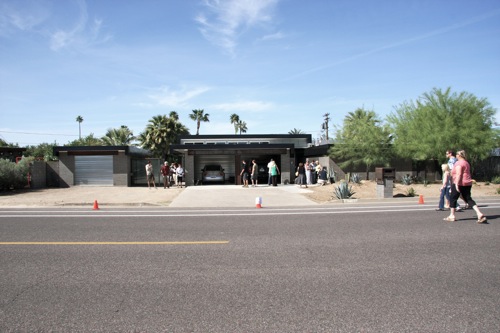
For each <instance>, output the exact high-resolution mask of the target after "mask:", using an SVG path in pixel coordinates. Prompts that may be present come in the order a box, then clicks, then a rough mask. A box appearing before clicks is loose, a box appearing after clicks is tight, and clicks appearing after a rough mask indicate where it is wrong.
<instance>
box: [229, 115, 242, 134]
mask: <svg viewBox="0 0 500 333" xmlns="http://www.w3.org/2000/svg"><path fill="white" fill-rule="evenodd" d="M229 120H231V124H233V125H234V134H238V122H239V121H240V116H238V115H237V114H236V113H233V114H232V115H230V116H229Z"/></svg>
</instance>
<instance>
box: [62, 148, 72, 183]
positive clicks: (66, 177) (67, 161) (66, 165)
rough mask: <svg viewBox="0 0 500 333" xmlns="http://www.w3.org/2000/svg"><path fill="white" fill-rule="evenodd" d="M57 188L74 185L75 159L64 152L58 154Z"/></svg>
mask: <svg viewBox="0 0 500 333" xmlns="http://www.w3.org/2000/svg"><path fill="white" fill-rule="evenodd" d="M59 180H60V182H59V187H70V186H73V185H75V157H74V156H72V155H68V153H66V152H60V153H59Z"/></svg>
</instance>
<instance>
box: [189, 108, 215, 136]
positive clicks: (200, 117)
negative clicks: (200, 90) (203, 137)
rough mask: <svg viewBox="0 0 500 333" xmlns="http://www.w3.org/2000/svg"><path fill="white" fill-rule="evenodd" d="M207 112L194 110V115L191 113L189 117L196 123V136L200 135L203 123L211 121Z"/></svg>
mask: <svg viewBox="0 0 500 333" xmlns="http://www.w3.org/2000/svg"><path fill="white" fill-rule="evenodd" d="M204 112H205V110H203V109H201V110H193V113H191V114H190V115H189V118H191V120H194V121H196V135H199V134H200V124H201V122H202V121H203V122H208V121H210V120H209V119H208V117H209V116H210V115H209V114H208V113H204Z"/></svg>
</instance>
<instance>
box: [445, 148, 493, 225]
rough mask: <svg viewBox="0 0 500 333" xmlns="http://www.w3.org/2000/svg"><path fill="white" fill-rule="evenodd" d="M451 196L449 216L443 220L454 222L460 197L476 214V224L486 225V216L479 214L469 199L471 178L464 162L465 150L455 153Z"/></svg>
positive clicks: (474, 204)
mask: <svg viewBox="0 0 500 333" xmlns="http://www.w3.org/2000/svg"><path fill="white" fill-rule="evenodd" d="M451 180H452V184H451V195H450V215H449V216H448V217H445V218H444V220H445V221H448V222H451V221H456V220H457V219H456V218H455V210H456V208H455V207H457V200H458V198H459V197H460V195H462V197H463V199H464V201H465V202H466V203H467V204H468V205H469V207H472V209H474V211H475V212H476V214H477V223H488V219H487V218H486V216H485V215H484V214H483V213H481V211H480V210H479V208H478V207H477V204H476V202H475V201H474V200H473V199H472V197H471V193H470V192H471V188H472V176H471V173H470V164H469V162H467V160H466V154H465V150H459V151H458V152H457V162H456V163H455V165H454V166H453V169H452V170H451Z"/></svg>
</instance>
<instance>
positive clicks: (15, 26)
mask: <svg viewBox="0 0 500 333" xmlns="http://www.w3.org/2000/svg"><path fill="white" fill-rule="evenodd" d="M44 5H45V4H44V3H42V2H34V3H32V4H30V5H29V6H28V5H26V6H23V5H20V4H19V3H18V2H11V3H9V2H3V3H0V35H1V36H8V35H10V34H11V33H13V32H15V31H16V30H20V31H32V30H33V29H35V27H36V26H38V25H40V24H42V23H43V22H44V21H46V20H47V18H48V17H49V12H48V10H47V9H46V8H45V6H44Z"/></svg>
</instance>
